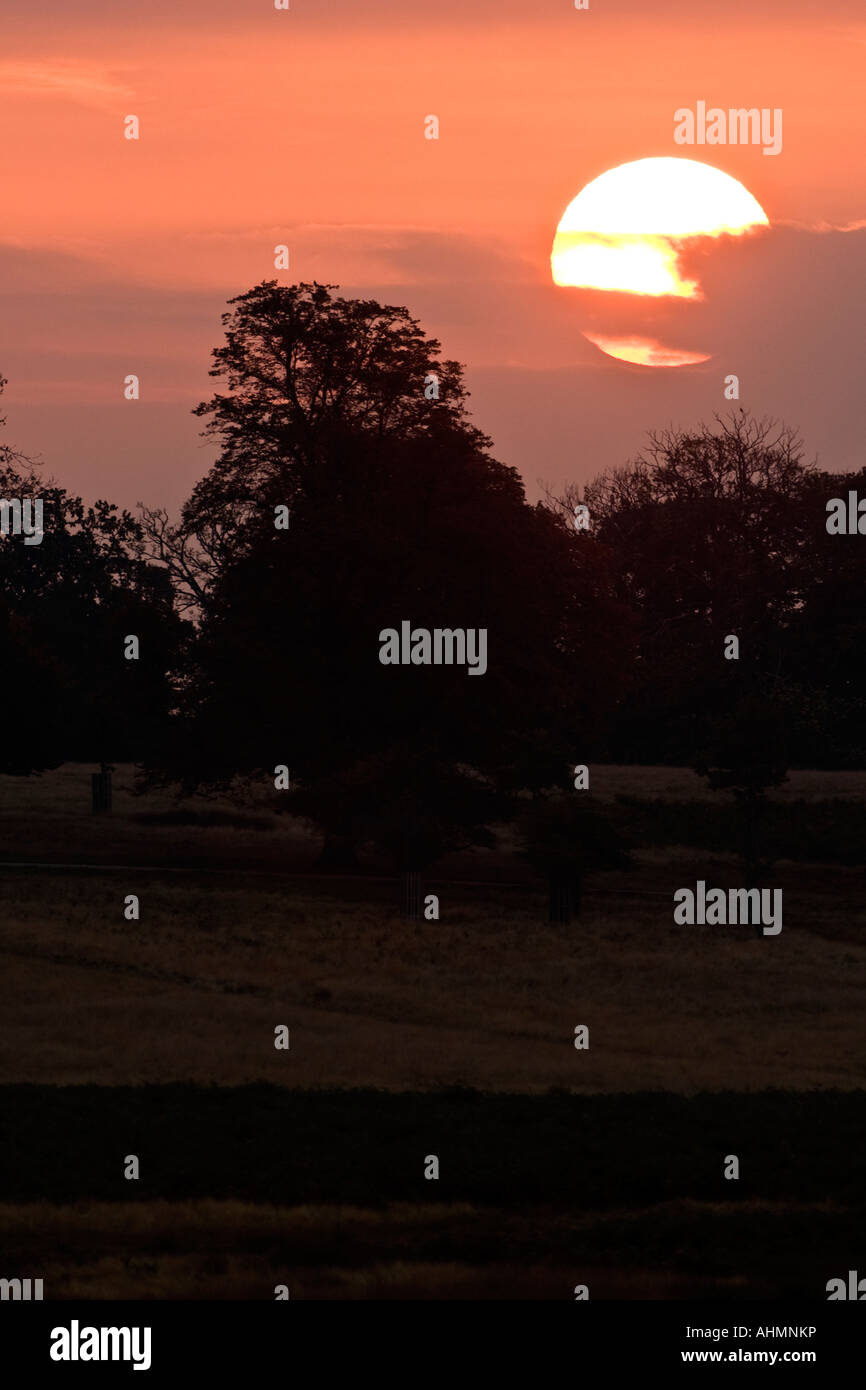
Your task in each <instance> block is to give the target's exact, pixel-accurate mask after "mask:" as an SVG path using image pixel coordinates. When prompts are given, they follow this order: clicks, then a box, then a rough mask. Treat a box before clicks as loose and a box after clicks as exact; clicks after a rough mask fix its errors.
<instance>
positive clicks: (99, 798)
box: [90, 763, 112, 816]
mask: <svg viewBox="0 0 866 1390" xmlns="http://www.w3.org/2000/svg"><path fill="white" fill-rule="evenodd" d="M111 771H112V770H111V767H110V766H109V764H108V763H100V767H99V771H98V772H92V773H91V774H90V790H91V796H92V799H93V814H94V815H95V816H96V815H107V813H108V812H109V811H110V810H111Z"/></svg>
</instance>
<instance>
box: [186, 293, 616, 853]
mask: <svg viewBox="0 0 866 1390" xmlns="http://www.w3.org/2000/svg"><path fill="white" fill-rule="evenodd" d="M246 298H247V297H242V299H244V300H246ZM251 303H252V305H253V307H254V309H255V314H254V318H253V321H252V323H251V322H250V321H249V320H248V318H247V314H248V312H252V311H251V309H250V304H245V308H244V311H243V316H242V317H241V318H240V319H238V320H233V321H232V325H233V326H232V327H231V328H230V332H229V337H230V342H231V347H232V357H231V361H232V374H231V377H230V384H231V395H230V396H229V397H225V398H219V401H218V403H217V404H213V403H211V407H209V408H212V409H213V411H214V412H215V420H216V422H217V424H218V428H219V429H220V431H222V437H223V438H224V440H225V443H226V456H225V458H224V459H222V460H221V461H220V462H219V463H218V464H217V465H216V467H215V469H214V470H213V472H212V474H211V475H210V476H209V478H208V479H206V480H205V482H204V483H203V484H201V485H200V486H199V487H198V488H197V489H196V492H195V494H194V498H193V500H192V502H191V504H190V506H189V507H188V508H187V509H185V512H184V517H185V520H184V522H183V523H182V526H181V530H183V528H184V527H188V526H189V525H192V524H194V525H198V524H199V523H198V521H197V520H196V521H195V522H193V521H192V518H200V517H201V515H203V514H204V513H203V511H202V508H203V507H204V502H203V500H202V499H204V498H209V499H210V500H209V501H208V503H207V507H206V508H204V510H205V511H207V514H208V515H209V516H210V517H211V518H213V517H214V516H215V515H216V514H217V513H219V511H220V509H223V511H224V513H225V515H226V517H227V518H228V520H227V522H226V525H225V527H224V528H223V529H222V530H221V532H220V548H219V550H217V549H216V548H215V547H214V548H212V550H211V555H210V561H209V564H210V568H209V570H208V574H207V578H206V580H205V581H202V585H201V589H202V593H203V595H204V601H203V603H202V605H201V609H202V612H201V621H200V630H199V635H198V640H197V643H196V652H195V661H194V664H193V667H192V669H191V673H190V679H189V681H188V683H187V686H186V689H185V691H184V694H183V701H182V710H183V719H182V721H181V724H180V726H179V736H178V741H177V748H176V754H175V756H174V758H173V759H171V760H169V764H170V765H169V767H168V769H167V770H168V772H169V775H174V776H178V777H180V778H181V780H182V781H183V783H184V785H185V786H186V787H187V789H191V788H192V787H194V786H200V785H203V784H205V783H210V784H214V783H216V784H219V783H221V782H222V783H223V784H225V783H227V782H229V781H230V780H231V778H232V777H233V776H234V775H235V774H237V773H238V772H245V773H247V772H251V771H253V770H255V769H260V770H261V771H262V772H266V771H267V770H268V769H270V768H272V767H273V766H274V765H275V763H276V762H287V763H289V765H290V767H291V770H292V774H293V778H297V782H298V784H299V785H300V787H301V788H302V789H307V790H308V792H309V796H310V800H309V803H308V805H309V806H310V807H312V806H313V805H316V806H317V807H318V810H317V811H316V818H317V823H318V824H319V825H320V826H321V828H322V829H323V831H324V832H325V834H326V836H327V848H328V850H329V852H331V853H334V852H336V851H337V850H339V852H340V853H341V854H342V855H343V856H344V857H345V856H346V855H347V853H349V851H350V841H351V838H352V836H353V835H354V834H355V833H356V831H355V829H354V828H353V827H354V826H355V824H356V819H357V818H356V817H355V816H354V814H353V811H352V807H351V805H350V804H349V802H348V801H347V802H346V804H345V805H343V806H340V805H339V804H338V799H335V797H334V796H333V795H331V794H330V792H329V790H328V789H329V788H333V787H334V786H336V785H339V784H340V779H341V778H343V777H344V776H345V775H346V774H347V770H349V775H350V781H351V786H352V788H353V790H351V796H354V797H356V798H360V800H361V801H363V799H364V798H363V794H362V789H360V788H359V786H358V783H357V778H356V777H355V774H354V772H351V770H352V769H356V768H358V767H365V768H367V769H370V768H372V767H374V766H381V765H382V760H387V759H388V756H389V751H390V750H392V749H393V748H395V747H398V746H400V747H404V748H407V749H410V750H411V754H412V759H413V760H414V764H417V765H425V766H427V767H428V768H431V769H432V768H440V769H446V770H447V769H450V771H448V773H447V776H449V777H455V776H457V774H458V769H461V768H462V769H468V770H469V771H470V775H471V776H477V777H480V778H482V779H489V780H491V781H492V783H493V784H494V785H495V787H496V789H497V792H498V793H499V794H501V795H507V794H508V793H510V792H513V791H516V790H517V789H519V788H521V787H526V786H529V787H537V786H542V785H548V784H555V783H557V782H561V781H562V778H563V776H564V772H565V767H566V765H567V763H568V760H569V758H570V757H571V756H572V754H573V750H574V746H575V744H576V743H577V742H578V740H580V744H581V747H583V746H584V743H585V741H586V739H587V737H588V730H592V729H593V728H594V726H595V725H596V724H598V723H599V722H600V721H602V720H603V719H604V718H605V717H606V711H607V708H608V706H609V705H610V703H611V701H612V700H613V699H615V696H616V689H617V682H618V681H619V682H620V684H621V683H622V679H623V672H624V670H625V668H626V665H627V657H626V655H625V653H624V646H623V631H624V628H623V620H622V614H621V610H620V609H619V608H617V606H616V605H614V604H612V603H611V602H610V600H609V597H608V593H607V583H606V576H605V570H604V557H603V556H598V555H596V554H595V551H594V547H593V545H592V543H588V544H587V543H581V540H580V539H579V538H578V537H576V536H575V533H574V530H573V528H569V527H568V526H567V525H566V524H565V522H564V521H563V520H562V519H561V518H558V517H556V516H554V515H552V513H551V512H550V511H549V510H548V509H546V508H544V507H540V506H538V507H531V506H529V505H528V504H527V503H526V500H525V497H524V494H523V487H522V484H521V482H520V479H519V477H518V475H517V473H516V471H515V470H514V469H511V468H507V467H505V466H503V465H502V464H501V463H498V462H497V461H496V460H495V459H493V458H491V457H490V455H489V453H488V441H487V440H486V438H485V436H483V435H482V434H481V433H480V431H478V430H477V429H475V428H474V426H472V425H470V424H469V423H468V422H467V421H466V420H465V418H464V395H465V393H464V392H463V388H462V385H461V383H460V370H459V368H458V367H457V366H456V364H446V366H445V369H442V370H441V372H440V396H439V399H438V401H437V400H435V399H432V400H427V399H426V397H425V389H424V382H425V374H426V372H427V369H433V368H435V367H436V359H435V356H434V346H435V347H436V348H438V345H431V343H430V342H429V341H428V340H426V339H424V338H423V335H422V334H421V332H420V329H418V328H417V325H415V324H414V322H413V321H412V320H409V319H408V315H407V314H406V311H405V310H395V309H381V307H380V306H376V305H372V304H370V303H367V302H364V303H363V304H361V305H360V306H353V304H352V302H351V301H336V302H335V301H331V300H330V297H329V296H328V295H327V294H326V292H325V291H324V290H322V289H321V288H320V287H316V288H315V290H310V287H303V286H302V287H299V288H297V287H296V288H295V289H294V290H291V291H286V290H283V291H279V292H278V291H276V290H274V288H273V287H270V286H265V287H260V289H259V290H258V291H256V292H253V299H252V301H251ZM301 310H303V312H301ZM299 314H300V318H299V317H298V315H299ZM282 315H285V316H286V318H287V322H288V325H289V327H288V328H287V330H286V334H283V335H282V336H281V332H280V328H279V324H280V323H281V322H282V318H281V316H282ZM320 315H322V316H323V317H324V319H325V321H326V325H327V334H326V335H325V339H324V341H326V342H327V344H328V350H327V354H326V357H327V360H326V361H324V362H320V361H319V358H320V357H321V355H322V353H323V352H324V350H325V349H324V348H323V346H322V341H323V340H322V338H321V335H320V328H319V316H320ZM263 316H264V318H263ZM264 322H266V323H267V324H269V325H270V327H269V329H268V333H267V335H266V336H267V342H268V344H269V345H270V346H269V347H268V353H271V352H272V351H273V344H274V343H281V344H282V343H284V342H285V340H286V337H287V336H288V337H289V338H290V339H291V342H292V343H293V345H294V346H293V348H292V352H291V353H288V350H287V349H286V350H285V351H284V350H283V349H282V348H281V351H283V356H282V357H281V358H280V359H279V360H280V363H281V368H280V370H281V371H282V377H281V378H280V392H281V395H280V403H279V404H278V406H277V407H275V408H276V409H277V414H279V415H280V418H283V415H285V416H286V423H285V429H284V432H283V434H282V435H281V445H280V449H279V450H278V449H277V448H276V444H274V443H273V441H272V446H273V447H272V448H271V452H270V454H269V455H268V461H267V466H266V467H265V468H263V469H260V470H259V472H258V474H257V475H256V478H257V481H256V487H255V489H254V488H253V485H252V483H251V481H250V478H249V477H248V476H247V474H246V472H245V467H246V461H247V460H248V458H249V449H250V448H253V447H254V446H255V441H256V440H260V441H261V440H262V439H264V436H263V435H262V433H261V431H262V428H263V426H262V424H261V422H260V414H261V413H262V412H263V413H264V417H265V426H264V428H265V432H266V433H267V432H268V431H269V430H270V423H269V422H270V420H271V415H270V414H269V411H270V410H271V406H269V405H268V404H267V402H269V401H271V394H272V392H273V391H274V390H276V386H275V384H274V380H273V374H272V371H271V367H270V366H268V367H267V368H262V367H261V366H260V361H259V356H260V352H261V351H263V349H259V348H256V347H255V345H256V344H258V342H259V339H260V337H261V335H262V334H263V333H264V326H263V323H264ZM359 323H360V324H361V325H362V327H363V325H365V324H370V323H375V324H377V325H378V327H377V330H376V333H375V334H374V335H373V343H372V345H371V342H370V337H369V331H368V329H367V328H364V330H363V332H362V331H361V330H360V329H359V327H358V325H359ZM305 329H309V331H310V333H311V335H312V337H311V341H310V343H309V344H306V343H304V342H302V341H300V340H299V337H300V338H302V335H303V331H304V330H305ZM388 334H393V335H394V342H393V343H392V344H391V345H390V346H389V345H388V343H387V342H386V341H385V339H386V338H387V336H388ZM292 335H294V336H292ZM371 353H372V354H373V356H374V357H375V359H376V360H379V361H381V362H384V363H386V364H390V365H389V366H388V367H387V370H385V368H382V370H383V371H385V375H386V377H387V381H388V390H387V399H385V398H384V397H382V395H381V393H382V391H383V389H384V388H383V385H382V383H381V382H378V384H376V383H373V385H371V388H370V389H371V390H374V396H375V399H377V400H378V404H377V405H376V407H375V409H374V410H371V409H370V407H369V403H365V397H364V392H363V390H360V388H356V387H355V386H352V387H351V389H349V387H347V390H346V393H345V395H341V393H340V391H339V390H338V387H337V383H336V380H334V381H332V379H331V378H332V373H331V372H330V368H328V367H327V363H328V362H330V361H331V358H334V360H337V361H339V363H340V364H341V365H340V375H341V376H342V377H344V378H345V380H346V382H347V383H354V382H356V381H358V380H361V381H366V380H367V373H368V362H369V359H370V355H371ZM358 354H360V357H361V360H360V362H356V361H355V357H356V356H357V355H358ZM221 360H222V359H221ZM267 360H268V363H270V360H271V359H270V357H268V359H267ZM311 362H314V363H315V364H316V365H315V370H314V368H313V367H312V366H311V365H310V363H311ZM286 372H288V377H286ZM295 372H298V373H299V384H298V385H296V384H295V382H294V376H293V374H294V373H295ZM245 373H246V374H248V375H249V376H251V377H252V379H251V380H248V379H247V375H245ZM322 373H324V374H325V379H326V383H328V384H325V385H322V384H321V381H320V378H321V375H322ZM261 375H264V376H265V377H266V379H267V381H268V394H267V397H266V400H263V399H262V397H261V392H260V383H259V377H260V376H261ZM316 382H319V383H320V384H319V385H318V386H317V385H316V384H315V383H316ZM364 390H366V387H365V388H364ZM323 398H325V399H331V400H332V408H331V409H330V410H329V411H328V410H325V411H323V410H322V409H321V408H320V406H321V401H322V399H323ZM380 398H381V399H380ZM300 400H303V401H304V402H306V403H307V404H306V407H305V409H303V410H302V411H301V412H300V415H299V414H298V407H297V406H296V404H295V402H296V401H300ZM235 402H236V403H235ZM299 420H300V422H301V423H300V424H299ZM247 431H249V432H250V437H251V440H252V443H250V442H249V441H247V439H246V437H245V432H247ZM298 441H300V442H298ZM256 447H257V446H256ZM239 460H242V461H243V463H242V464H241V463H239ZM236 484H237V486H238V489H239V490H238V493H237V512H236V515H235V514H234V513H232V496H233V493H232V489H233V488H234V487H235V485H236ZM256 489H257V490H256ZM275 499H276V500H275ZM288 499H291V502H292V509H291V524H290V529H289V530H288V531H285V530H282V531H281V530H277V529H275V527H274V510H273V509H274V507H275V506H277V505H280V504H281V503H284V502H286V501H287V500H288ZM208 509H209V510H208ZM209 524H210V523H209ZM583 540H584V542H585V538H583ZM168 543H169V544H170V545H175V546H176V545H177V544H178V543H179V542H178V537H177V535H175V536H173V537H170V538H169V542H168ZM179 554H180V552H179V551H177V549H175V561H176V563H177V564H180V558H179ZM190 598H192V591H191V590H190ZM404 620H405V621H409V622H411V624H412V625H413V627H421V628H426V629H428V630H432V629H434V628H451V629H453V628H461V629H466V628H475V629H479V628H484V629H486V630H487V632H488V635H489V648H488V653H487V663H488V664H487V671H486V673H485V674H483V675H482V674H478V675H474V676H473V675H469V674H468V671H467V668H466V666H441V667H430V668H428V669H424V670H419V668H418V667H417V666H411V665H410V666H396V667H395V666H383V665H382V664H381V662H380V660H379V649H380V633H381V632H382V631H383V630H384V629H399V628H400V625H401V622H402V621H404ZM227 731H230V734H229V735H228V736H227ZM409 763H410V760H409V758H408V757H407V759H405V760H404V764H405V776H406V778H407V782H406V786H405V788H404V790H405V792H406V795H407V796H409V795H410V793H412V783H411V775H410V770H409ZM414 764H413V765H414ZM443 775H444V774H443ZM467 785H469V784H468V783H467ZM317 788H318V790H319V791H320V792H321V793H322V794H321V795H317ZM389 794H391V795H393V798H394V803H395V804H398V803H399V802H400V789H399V787H397V786H396V785H395V784H393V783H392V784H391V792H390V793H389ZM412 794H413V793H412ZM430 794H431V796H432V795H433V794H434V793H433V790H432V788H431V791H430ZM349 795H350V793H349V792H347V797H349ZM434 799H435V797H434ZM310 813H311V814H312V812H310ZM443 814H444V811H443ZM450 814H451V815H452V817H453V820H454V825H455V827H456V828H457V830H458V832H459V833H460V834H462V833H463V829H464V827H465V824H466V821H465V816H464V812H463V811H462V810H461V807H460V806H458V805H457V804H456V802H455V803H454V804H452V808H451V812H450Z"/></svg>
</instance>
